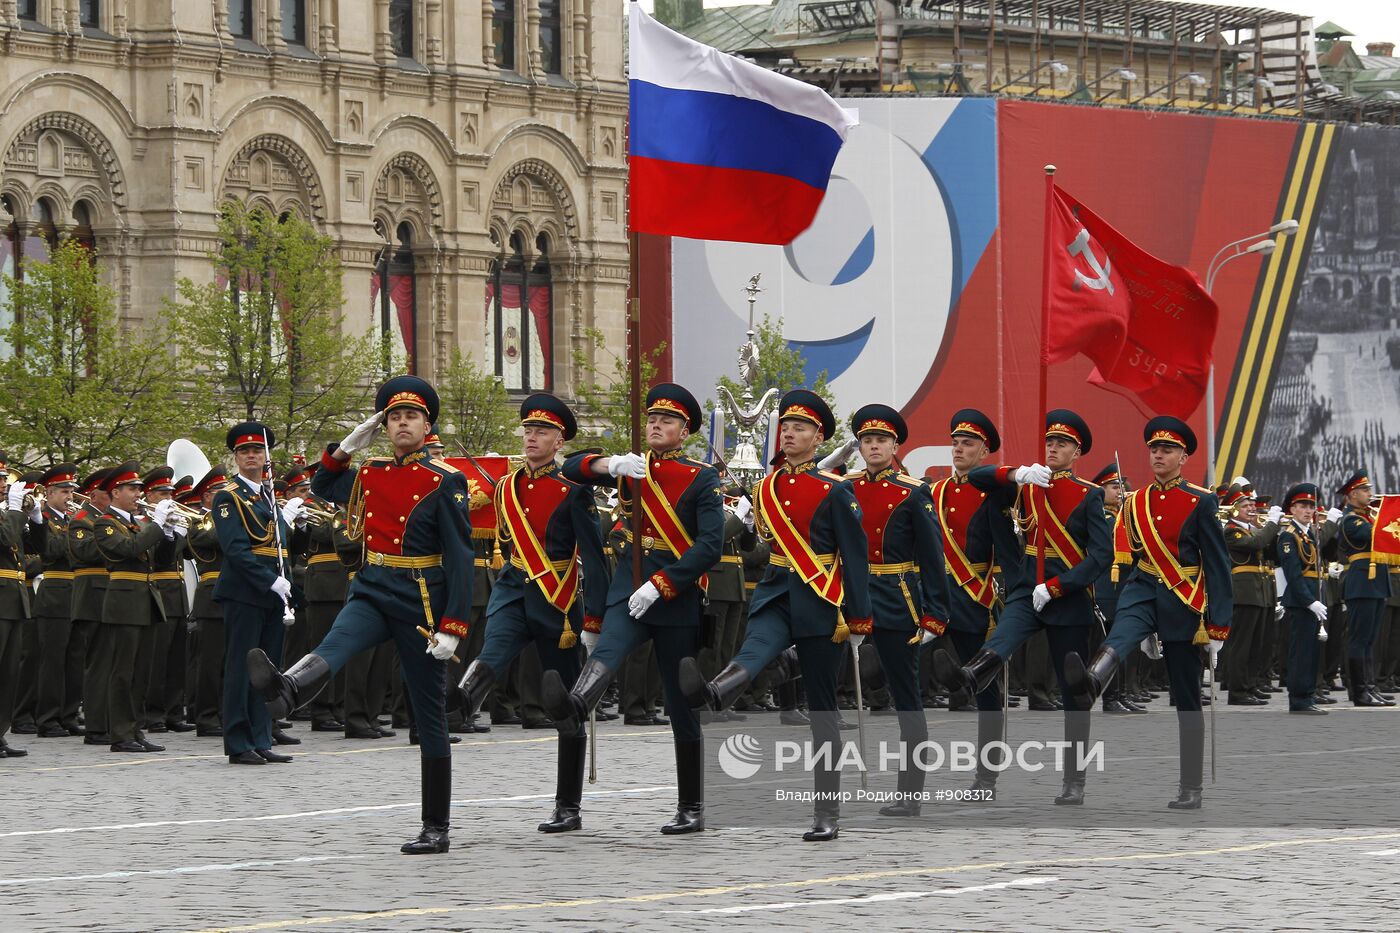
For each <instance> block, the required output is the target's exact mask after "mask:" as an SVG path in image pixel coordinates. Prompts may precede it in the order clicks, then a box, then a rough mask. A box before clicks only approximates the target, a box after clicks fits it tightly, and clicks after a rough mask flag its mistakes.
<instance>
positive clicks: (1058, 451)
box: [934, 408, 1113, 806]
mask: <svg viewBox="0 0 1400 933" xmlns="http://www.w3.org/2000/svg"><path fill="white" fill-rule="evenodd" d="M1093 443H1094V438H1093V435H1092V434H1091V433H1090V431H1089V426H1088V425H1087V424H1086V423H1085V422H1084V419H1083V418H1081V417H1079V415H1077V414H1076V413H1074V412H1072V411H1070V410H1068V409H1064V408H1061V409H1056V410H1054V411H1051V412H1048V413H1046V415H1045V466H1043V467H1042V466H1040V465H1038V464H1037V465H1033V466H1028V467H999V468H996V469H993V468H991V467H980V468H978V469H977V470H974V471H973V472H972V473H971V474H970V475H969V477H968V481H969V482H970V483H971V484H972V485H974V486H976V487H977V488H978V489H980V490H982V491H985V492H987V493H988V494H989V497H990V498H992V499H994V500H1000V501H1005V500H1006V499H1007V498H1008V497H1012V498H1014V499H1015V500H1016V501H1017V509H1018V511H1019V512H1020V513H1021V514H1022V515H1024V516H1025V519H1024V530H1025V535H1026V545H1025V548H1024V551H1025V553H1024V554H1023V555H1021V559H1020V563H1021V579H1022V580H1026V581H1030V580H1035V579H1037V577H1038V570H1039V567H1038V565H1039V564H1040V563H1041V557H1040V555H1041V554H1042V553H1043V554H1044V573H1045V576H1044V579H1043V580H1041V582H1039V583H1037V584H1035V587H1034V589H1032V590H1031V591H1030V592H1029V593H1025V592H1024V591H1016V590H1012V591H1009V592H1008V593H1007V595H1006V606H1005V608H1004V609H1003V610H1002V612H1001V616H1000V617H999V618H998V619H997V627H996V630H995V631H994V632H992V633H991V634H990V635H989V636H988V637H987V643H986V644H985V645H984V646H983V647H982V649H981V650H980V651H978V652H977V653H976V654H975V655H973V656H972V659H971V660H970V661H968V662H967V663H966V664H965V665H963V666H962V667H961V668H957V667H955V666H954V664H953V662H952V659H951V658H949V657H948V654H947V652H941V651H940V652H938V653H936V654H935V655H934V670H935V671H937V672H938V675H939V679H940V680H942V681H943V683H944V684H945V685H946V686H948V687H949V688H950V689H956V690H960V691H961V692H963V693H980V692H981V691H982V690H983V689H985V688H986V687H987V686H988V685H989V684H990V683H991V681H992V680H993V679H994V678H995V677H996V676H997V674H998V672H999V671H1000V670H1001V668H1002V665H1004V664H1005V663H1006V661H1007V659H1009V658H1010V657H1011V655H1012V653H1013V652H1014V651H1015V650H1016V649H1017V648H1018V647H1020V645H1021V644H1022V643H1024V642H1025V641H1026V639H1028V638H1029V637H1030V636H1031V635H1032V634H1034V633H1035V632H1040V631H1043V632H1044V633H1045V637H1046V639H1047V640H1048V643H1049V648H1050V658H1051V665H1052V667H1053V668H1054V670H1055V671H1056V672H1057V674H1058V673H1059V672H1062V671H1063V670H1064V662H1065V658H1066V657H1067V656H1069V655H1070V654H1071V653H1078V654H1080V655H1084V654H1088V653H1089V629H1090V627H1092V626H1095V625H1096V624H1098V623H1097V620H1096V617H1095V605H1094V596H1093V589H1092V587H1093V585H1094V583H1095V582H1096V581H1097V580H1098V578H1099V576H1100V575H1101V574H1102V573H1103V572H1104V571H1105V570H1107V569H1108V567H1109V566H1110V565H1111V564H1112V562H1113V530H1112V528H1111V527H1110V526H1109V524H1108V518H1107V516H1106V515H1105V513H1104V504H1103V489H1102V488H1101V487H1099V486H1095V485H1094V484H1093V483H1089V482H1086V481H1084V480H1082V479H1080V478H1079V477H1077V476H1075V475H1074V464H1075V462H1076V461H1077V460H1078V459H1079V457H1080V455H1082V454H1084V453H1087V452H1088V451H1089V450H1090V449H1091V448H1092V447H1093ZM1047 474H1048V475H1047ZM1018 484H1021V485H1019V490H1018ZM998 560H999V562H1000V564H1001V566H1002V568H1003V571H1005V570H1006V569H1007V568H1008V566H1009V565H1012V564H1013V563H1015V558H1014V557H1012V556H1010V555H1007V556H1003V557H999V558H998ZM1027 595H1028V596H1029V597H1030V598H1029V599H1026V598H1025V597H1026V596H1027ZM1059 677H1060V680H1061V684H1060V688H1061V693H1062V694H1063V695H1064V704H1065V717H1064V719H1065V723H1064V729H1065V741H1066V742H1067V743H1069V747H1070V748H1071V749H1073V750H1074V757H1073V758H1072V759H1071V761H1070V764H1069V770H1068V771H1067V772H1066V773H1065V776H1064V782H1063V783H1064V786H1063V788H1062V789H1061V793H1060V795H1059V796H1058V797H1056V798H1055V803H1057V804H1064V805H1072V806H1078V805H1080V804H1083V802H1084V781H1085V772H1084V769H1083V767H1082V766H1081V763H1080V756H1081V755H1082V754H1084V752H1083V750H1084V749H1085V748H1087V746H1088V743H1089V711H1090V709H1092V706H1093V704H1092V701H1091V702H1089V703H1082V702H1079V700H1078V698H1077V697H1075V696H1074V695H1073V694H1071V693H1070V691H1069V690H1067V689H1065V685H1064V681H1063V674H1059ZM980 757H981V755H980V754H979V758H980Z"/></svg>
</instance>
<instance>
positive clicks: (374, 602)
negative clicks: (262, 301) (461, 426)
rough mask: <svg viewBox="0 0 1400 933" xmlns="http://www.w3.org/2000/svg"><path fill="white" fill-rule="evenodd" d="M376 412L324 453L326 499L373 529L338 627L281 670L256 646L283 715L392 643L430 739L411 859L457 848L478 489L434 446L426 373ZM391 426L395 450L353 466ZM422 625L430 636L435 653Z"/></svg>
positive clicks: (254, 670) (259, 680)
mask: <svg viewBox="0 0 1400 933" xmlns="http://www.w3.org/2000/svg"><path fill="white" fill-rule="evenodd" d="M374 408H375V411H374V414H373V415H371V416H370V417H369V418H367V419H365V421H364V422H363V423H361V424H360V425H359V426H358V427H356V428H355V430H353V431H351V432H350V434H348V435H347V436H346V437H345V439H344V440H343V441H341V442H340V445H339V446H338V447H336V448H335V450H334V451H331V450H327V451H326V453H325V454H323V455H322V457H321V468H320V469H319V470H317V471H316V475H315V476H314V477H313V478H312V482H311V488H312V490H313V491H314V492H315V493H316V496H317V497H318V498H320V499H323V500H325V501H327V502H333V503H336V504H337V505H344V506H345V507H346V514H347V515H348V516H349V521H350V522H351V523H352V525H351V529H352V534H353V535H354V536H355V537H359V536H360V535H363V539H362V540H363V541H364V553H365V565H364V567H363V568H361V569H360V570H359V571H358V572H357V573H356V575H355V580H354V582H353V583H352V584H351V585H350V598H349V601H348V602H347V603H346V604H345V608H344V609H342V610H341V611H340V614H339V615H338V616H336V620H335V623H334V624H333V625H332V626H331V631H330V634H329V635H327V636H326V638H325V640H324V641H322V642H321V643H320V644H319V645H318V646H316V648H315V649H313V651H312V653H311V654H308V655H306V656H305V657H304V658H302V659H300V660H299V661H297V662H296V663H295V664H293V665H292V666H291V667H289V668H288V669H287V672H286V673H285V674H283V673H279V672H278V670H277V667H276V666H275V665H274V664H273V662H272V661H271V660H270V659H269V658H268V657H267V655H266V653H265V652H264V651H257V650H254V651H250V652H249V653H248V666H249V675H250V677H251V678H252V683H253V685H254V687H255V688H256V689H257V690H258V692H259V693H260V694H261V695H262V697H263V699H264V700H265V701H266V703H267V705H268V712H269V714H271V715H273V716H278V717H280V716H283V715H286V714H287V713H290V712H291V711H292V710H294V709H296V708H297V707H299V706H302V705H304V704H305V703H307V702H308V701H310V700H311V699H312V698H313V697H315V696H316V694H317V693H319V692H320V691H321V690H322V689H324V688H325V686H326V684H327V683H328V682H329V681H330V679H331V678H332V677H333V676H335V673H336V671H338V670H340V669H341V668H342V667H344V666H345V663H346V662H347V661H348V660H349V659H350V658H351V657H353V656H354V655H356V654H358V653H359V652H361V651H364V650H365V649H367V648H371V647H373V646H375V645H378V644H380V643H381V642H384V641H387V640H389V639H393V641H394V643H395V645H397V647H398V652H399V662H400V664H401V665H402V670H403V678H404V683H405V686H406V688H407V690H408V691H409V693H410V695H411V698H412V705H413V714H414V720H415V725H416V727H417V731H418V737H419V742H420V745H419V751H420V771H421V786H422V798H423V799H422V802H423V809H422V817H423V828H422V831H421V832H420V833H419V834H418V837H417V838H416V839H414V840H412V841H410V842H407V843H405V844H404V845H403V846H402V848H401V850H400V851H402V852H404V853H405V854H407V855H428V854H434V853H442V852H447V851H448V848H449V844H450V843H449V840H448V830H449V828H450V826H449V818H450V813H451V806H452V749H451V745H450V744H449V742H448V732H447V709H446V698H447V665H446V663H445V662H446V661H447V659H448V658H450V657H452V655H453V654H454V653H455V651H456V649H457V645H458V642H459V641H460V640H461V639H462V638H464V637H465V636H466V634H467V618H468V615H469V613H470V612H471V601H472V595H471V576H470V575H469V574H468V573H467V572H466V571H467V568H469V567H471V566H472V561H473V559H474V555H473V553H472V543H471V529H470V525H469V524H468V518H467V509H468V504H467V499H468V496H469V495H470V491H469V489H468V487H467V482H466V478H465V477H464V476H463V475H462V474H461V473H460V472H459V471H458V470H457V468H456V467H453V466H451V465H450V464H447V463H444V462H443V461H441V460H434V459H432V458H431V457H429V456H428V452H427V451H426V450H425V449H424V448H423V441H424V439H425V438H426V437H427V434H428V426H429V425H430V424H431V423H432V422H433V421H436V420H437V415H438V396H437V392H436V391H435V390H434V389H433V387H432V386H431V385H429V384H428V383H427V382H426V381H424V380H422V379H419V378H418V377H416V376H397V377H395V378H393V379H390V380H389V381H388V382H386V383H384V385H382V386H381V387H380V388H379V392H378V393H377V394H376V396H375V404H374ZM385 424H387V427H388V434H389V440H390V442H391V443H392V444H393V447H394V456H393V457H372V458H370V459H368V460H366V461H365V462H364V463H363V464H361V465H360V466H359V468H358V469H356V468H352V466H351V462H350V461H351V458H353V457H354V456H355V455H356V454H358V453H360V452H362V451H364V450H366V449H368V447H369V446H370V444H371V443H373V441H374V438H375V436H376V435H377V434H378V433H379V430H380V427H381V425H385ZM420 630H422V631H426V632H427V633H428V646H427V649H426V650H424V646H423V638H422V636H421V635H420V634H419V632H420Z"/></svg>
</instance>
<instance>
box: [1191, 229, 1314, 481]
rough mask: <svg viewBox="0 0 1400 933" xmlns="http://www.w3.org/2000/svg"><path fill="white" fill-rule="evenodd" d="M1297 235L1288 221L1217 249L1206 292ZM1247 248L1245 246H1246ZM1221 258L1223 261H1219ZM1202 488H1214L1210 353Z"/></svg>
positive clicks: (1213, 431)
mask: <svg viewBox="0 0 1400 933" xmlns="http://www.w3.org/2000/svg"><path fill="white" fill-rule="evenodd" d="M1297 232H1298V221H1296V220H1294V219H1293V218H1292V217H1290V218H1288V219H1287V220H1281V221H1279V222H1278V223H1276V224H1274V225H1273V226H1272V227H1270V228H1269V229H1267V230H1265V231H1264V232H1263V233H1256V234H1254V235H1253V236H1247V237H1241V238H1240V239H1238V240H1235V241H1234V242H1232V243H1226V244H1225V245H1224V246H1222V247H1220V249H1218V250H1217V251H1216V253H1215V255H1214V256H1213V257H1211V260H1210V265H1208V266H1207V267H1206V292H1207V293H1208V294H1209V295H1210V296H1211V297H1212V298H1214V297H1215V277H1216V276H1217V275H1219V274H1220V270H1221V269H1223V268H1224V267H1225V264H1226V263H1228V262H1231V261H1233V260H1236V259H1239V258H1240V257H1242V256H1268V255H1269V254H1271V253H1272V252H1273V251H1274V250H1276V249H1277V248H1278V241H1279V240H1280V239H1282V238H1284V237H1286V236H1292V235H1293V234H1294V233H1297ZM1246 244H1247V245H1246ZM1222 257H1223V258H1222ZM1206 485H1207V486H1208V487H1210V488H1211V489H1214V488H1215V353H1214V351H1212V352H1211V358H1210V376H1209V378H1207V380H1206Z"/></svg>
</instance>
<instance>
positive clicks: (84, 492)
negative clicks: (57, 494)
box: [68, 467, 115, 745]
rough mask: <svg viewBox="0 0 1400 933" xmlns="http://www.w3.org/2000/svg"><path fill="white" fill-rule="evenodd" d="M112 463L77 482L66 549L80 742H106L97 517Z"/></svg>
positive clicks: (108, 664)
mask: <svg viewBox="0 0 1400 933" xmlns="http://www.w3.org/2000/svg"><path fill="white" fill-rule="evenodd" d="M113 469H115V468H114V467H107V468H105V469H101V470H95V471H93V472H92V473H89V474H88V475H87V476H85V477H83V481H82V482H81V483H79V484H78V495H80V496H84V497H86V498H87V504H86V505H84V506H83V507H82V508H80V509H78V511H77V513H76V514H74V516H73V518H72V520H71V521H70V522H69V523H68V553H69V555H70V556H71V557H72V559H73V628H74V629H75V630H76V631H77V632H78V633H79V635H80V637H81V638H82V641H83V645H84V660H83V721H84V725H83V731H84V732H85V735H84V736H83V744H84V745H110V744H111V743H110V742H109V741H108V739H107V681H108V680H109V678H110V677H111V673H112V658H111V655H110V654H109V653H108V652H107V651H106V650H104V644H103V641H104V640H103V638H102V628H101V627H102V604H103V603H104V602H105V601H106V596H107V561H106V560H104V559H103V557H102V551H101V550H100V549H99V548H98V546H97V531H96V522H97V519H98V517H99V516H100V515H102V514H103V513H104V512H106V511H107V507H108V506H109V505H111V504H112V497H111V496H110V495H108V494H107V491H106V490H105V489H103V488H102V484H103V482H104V481H105V480H106V479H107V477H108V476H110V475H111V473H112V470H113Z"/></svg>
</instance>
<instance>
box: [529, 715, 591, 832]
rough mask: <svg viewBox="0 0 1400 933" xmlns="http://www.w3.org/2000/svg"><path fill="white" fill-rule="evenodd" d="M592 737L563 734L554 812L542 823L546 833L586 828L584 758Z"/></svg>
mask: <svg viewBox="0 0 1400 933" xmlns="http://www.w3.org/2000/svg"><path fill="white" fill-rule="evenodd" d="M587 749H588V736H586V735H561V736H559V765H558V769H559V770H558V772H557V773H556V775H555V778H554V814H553V815H552V816H550V818H549V819H548V820H545V821H544V822H543V823H541V824H540V825H539V831H540V832H542V833H571V832H573V831H574V830H578V829H583V818H582V817H581V816H580V815H579V812H580V809H581V808H582V803H583V760H584V756H585V755H586V754H587Z"/></svg>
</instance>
